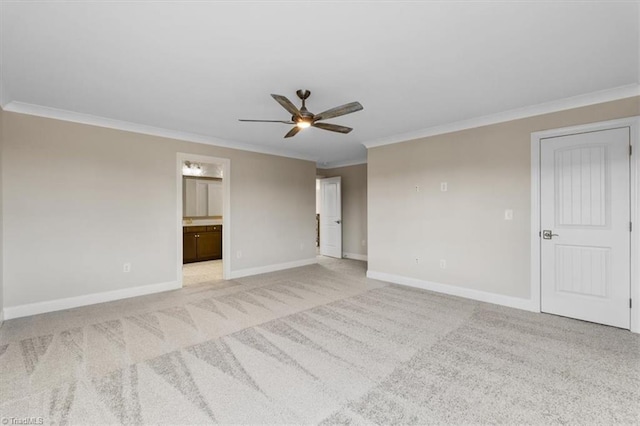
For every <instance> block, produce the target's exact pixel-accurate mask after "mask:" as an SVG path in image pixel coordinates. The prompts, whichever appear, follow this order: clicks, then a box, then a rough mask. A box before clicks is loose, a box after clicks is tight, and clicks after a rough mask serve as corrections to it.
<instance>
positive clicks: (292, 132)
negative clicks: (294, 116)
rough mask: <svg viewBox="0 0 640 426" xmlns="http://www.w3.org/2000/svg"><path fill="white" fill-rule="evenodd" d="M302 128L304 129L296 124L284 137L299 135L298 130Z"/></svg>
mask: <svg viewBox="0 0 640 426" xmlns="http://www.w3.org/2000/svg"><path fill="white" fill-rule="evenodd" d="M300 130H302V129H301V128H300V127H298V126H295V127H294V128H293V129H291V130H289V132H288V133H287V134H286V135H284V137H285V138H290V137H292V136H295V135H297V134H298V132H299V131H300Z"/></svg>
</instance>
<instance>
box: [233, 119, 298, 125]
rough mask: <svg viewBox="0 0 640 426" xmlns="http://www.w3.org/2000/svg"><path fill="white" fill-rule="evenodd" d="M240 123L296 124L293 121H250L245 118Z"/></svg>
mask: <svg viewBox="0 0 640 426" xmlns="http://www.w3.org/2000/svg"><path fill="white" fill-rule="evenodd" d="M238 121H248V122H251V123H284V124H296V123H294V122H293V121H284V120H248V119H245V118H240V119H239V120H238Z"/></svg>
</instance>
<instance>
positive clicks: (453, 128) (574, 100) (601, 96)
mask: <svg viewBox="0 0 640 426" xmlns="http://www.w3.org/2000/svg"><path fill="white" fill-rule="evenodd" d="M639 95H640V84H630V85H627V86H620V87H615V88H613V89H607V90H600V91H598V92H592V93H587V94H584V95H578V96H573V97H569V98H564V99H558V100H555V101H551V102H545V103H542V104H538V105H532V106H528V107H523V108H518V109H512V110H509V111H504V112H499V113H497V114H490V115H485V116H481V117H476V118H471V119H468V120H462V121H457V122H454V123H448V124H443V125H440V126H434V127H428V128H425V129H421V130H417V131H414V132H407V133H400V134H397V135H393V136H388V137H384V138H380V139H374V140H371V141H367V142H363V143H362V144H363V145H364V146H365V147H367V148H374V147H377V146H383V145H391V144H395V143H400V142H407V141H410V140H414V139H420V138H426V137H429V136H436V135H442V134H445V133H453V132H457V131H460V130H466V129H473V128H475V127H482V126H488V125H491V124H498V123H504V122H507V121H513V120H519V119H521V118H527V117H534V116H536V115H543V114H549V113H552V112H558V111H563V110H567V109H572V108H579V107H583V106H588V105H594V104H599V103H603V102H610V101H615V100H618V99H624V98H630V97H633V96H639Z"/></svg>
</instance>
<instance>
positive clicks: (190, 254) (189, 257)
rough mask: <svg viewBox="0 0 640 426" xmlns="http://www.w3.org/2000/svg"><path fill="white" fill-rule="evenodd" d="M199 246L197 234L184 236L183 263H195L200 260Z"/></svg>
mask: <svg viewBox="0 0 640 426" xmlns="http://www.w3.org/2000/svg"><path fill="white" fill-rule="evenodd" d="M197 244H198V240H197V238H196V234H193V233H191V234H183V235H182V263H187V262H194V261H196V260H197V259H198V250H197Z"/></svg>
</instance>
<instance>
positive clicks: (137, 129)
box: [4, 101, 316, 163]
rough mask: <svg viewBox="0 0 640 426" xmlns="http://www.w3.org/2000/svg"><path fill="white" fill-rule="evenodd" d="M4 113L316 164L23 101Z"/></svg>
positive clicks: (291, 154) (259, 148) (270, 151)
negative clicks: (14, 113) (51, 119)
mask: <svg viewBox="0 0 640 426" xmlns="http://www.w3.org/2000/svg"><path fill="white" fill-rule="evenodd" d="M4 111H7V112H16V113H20V114H27V115H34V116H37V117H44V118H53V119H56V120H62V121H69V122H72V123H80V124H88V125H91V126H98V127H105V128H108V129H116V130H123V131H126V132H133V133H141V134H144V135H151V136H159V137H163V138H169V139H177V140H181V141H187V142H195V143H200V144H204V145H212V146H219V147H222V148H230V149H236V150H239V151H249V152H256V153H260V154H269V155H276V156H279V157H288V158H295V159H298V160H306V161H313V162H314V163H315V162H316V159H315V158H311V157H309V156H305V155H303V154H300V153H299V152H295V151H290V150H286V149H279V148H272V147H265V146H258V145H253V144H248V143H243V142H233V141H229V140H225V139H220V138H215V137H212V136H205V135H199V134H196V133H189V132H182V131H179V130H170V129H163V128H161V127H154V126H147V125H144V124H137V123H131V122H128V121H121V120H114V119H111V118H105V117H99V116H96V115H90V114H82V113H79V112H74V111H67V110H63V109H58V108H51V107H45V106H41V105H35V104H29V103H25V102H16V101H13V102H9V103H8V104H7V105H6V106H5V107H4Z"/></svg>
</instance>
